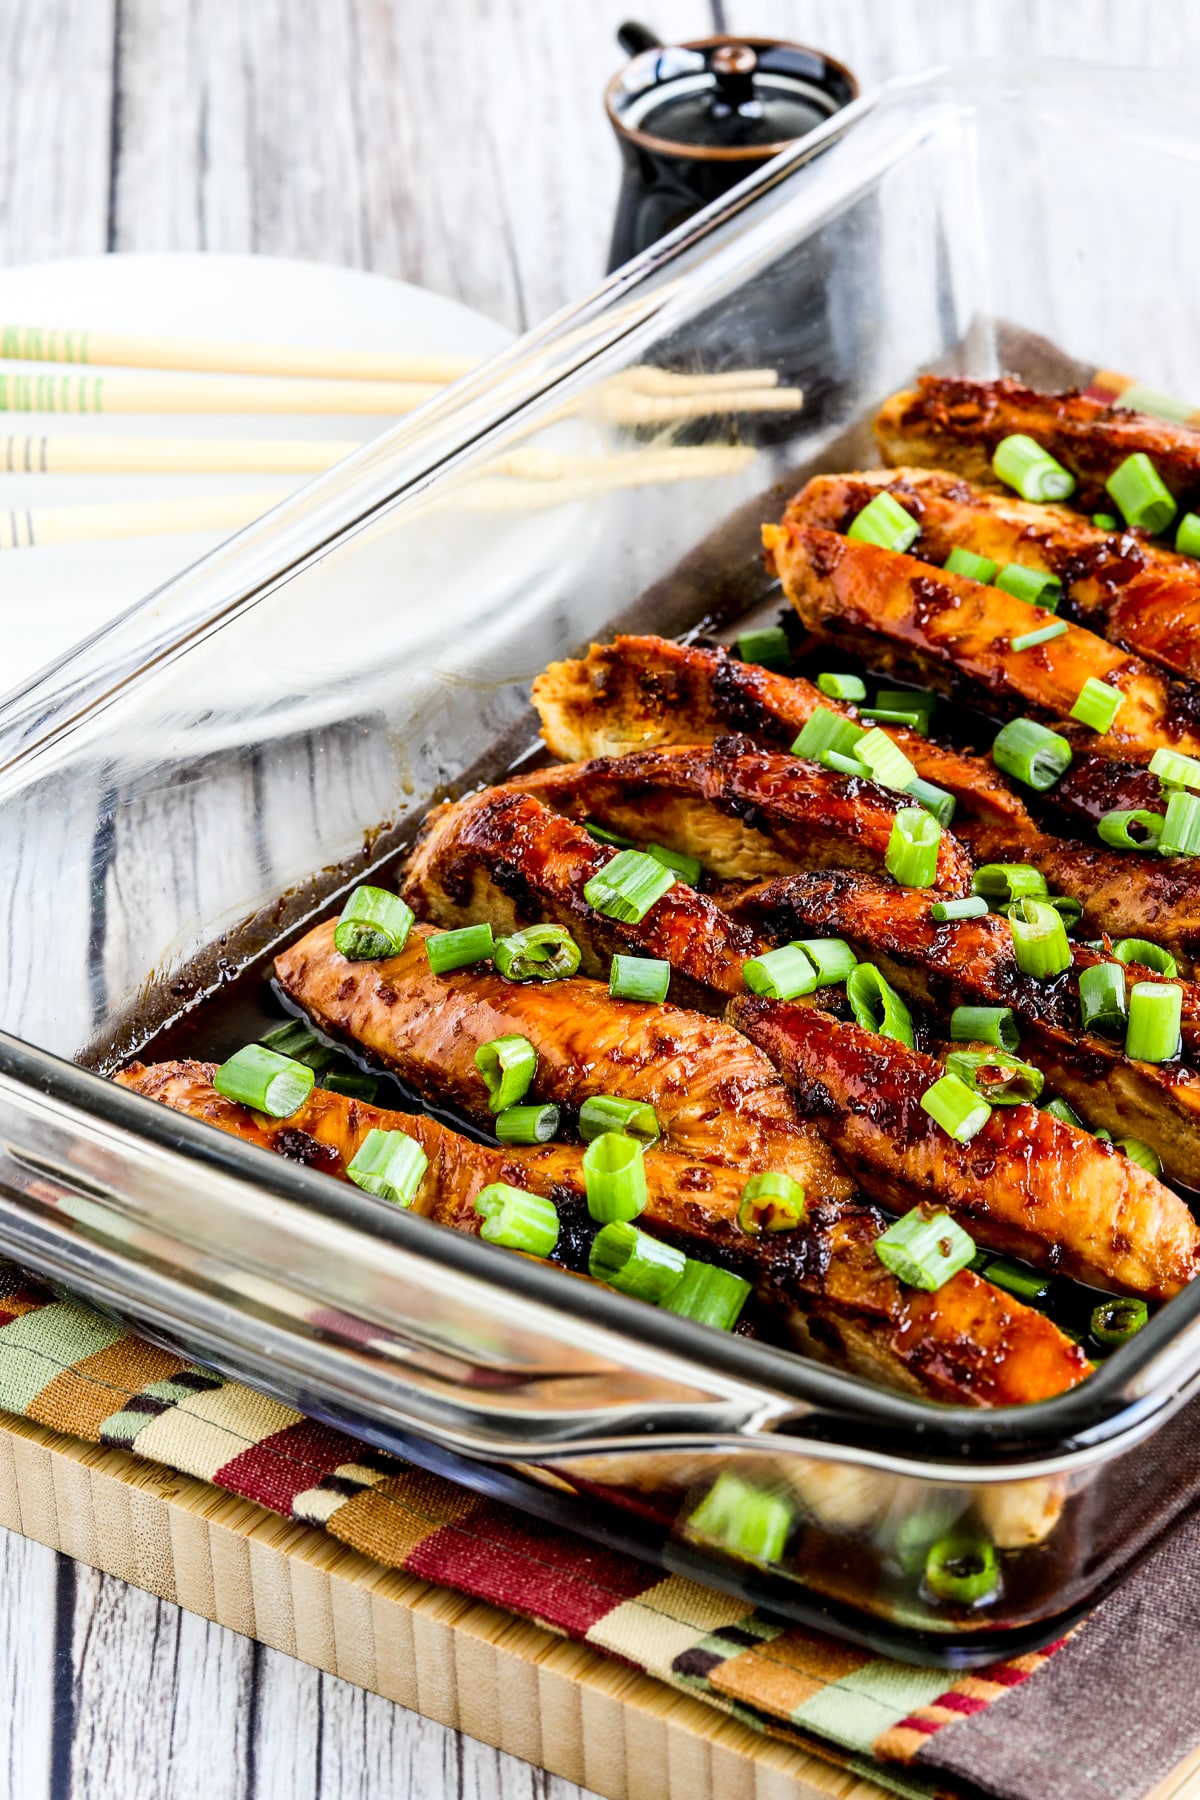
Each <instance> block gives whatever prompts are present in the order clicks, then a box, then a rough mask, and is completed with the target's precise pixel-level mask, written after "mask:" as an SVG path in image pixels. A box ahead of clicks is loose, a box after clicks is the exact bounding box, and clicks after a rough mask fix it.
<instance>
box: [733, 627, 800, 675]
mask: <svg viewBox="0 0 1200 1800" xmlns="http://www.w3.org/2000/svg"><path fill="white" fill-rule="evenodd" d="M737 647H738V655H739V656H740V657H741V659H742V661H743V662H744V663H758V664H759V665H760V666H761V667H762V668H764V669H784V668H786V667H787V665H788V663H789V662H790V661H791V656H792V648H791V645H790V644H789V643H788V634H787V632H786V631H785V630H784V629H783V626H782V625H765V626H764V627H763V628H762V630H761V631H743V632H742V634H741V636H740V637H739V638H738V641H737Z"/></svg>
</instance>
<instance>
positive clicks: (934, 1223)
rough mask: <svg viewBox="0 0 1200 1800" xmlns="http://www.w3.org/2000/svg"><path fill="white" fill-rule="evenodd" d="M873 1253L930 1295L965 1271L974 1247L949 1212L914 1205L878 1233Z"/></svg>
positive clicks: (892, 1271)
mask: <svg viewBox="0 0 1200 1800" xmlns="http://www.w3.org/2000/svg"><path fill="white" fill-rule="evenodd" d="M987 1110H988V1109H987V1107H986V1106H985V1107H984V1111H985V1112H986V1111H987ZM875 1254H876V1256H877V1257H878V1258H879V1260H880V1262H881V1263H882V1264H883V1266H884V1268H885V1269H887V1270H888V1271H889V1273H890V1274H892V1275H894V1276H895V1277H896V1279H897V1281H902V1282H904V1284H905V1285H906V1286H907V1287H915V1288H924V1289H925V1291H926V1293H930V1294H932V1293H935V1292H936V1291H937V1289H938V1288H940V1287H944V1286H945V1284H946V1282H948V1281H949V1280H950V1279H951V1277H952V1276H954V1275H957V1274H958V1272H959V1270H960V1269H965V1268H966V1266H967V1264H968V1263H969V1262H970V1261H971V1259H972V1257H973V1256H974V1255H975V1244H974V1241H973V1240H972V1238H971V1237H970V1235H969V1234H968V1233H967V1232H965V1231H964V1230H963V1228H962V1226H961V1225H958V1224H956V1223H955V1221H954V1220H953V1219H952V1218H951V1217H950V1214H949V1213H948V1212H942V1211H938V1212H928V1211H926V1209H925V1208H924V1207H921V1206H915V1207H914V1208H913V1210H912V1211H911V1212H908V1213H905V1214H904V1217H903V1218H900V1219H895V1220H893V1222H892V1223H891V1224H890V1225H889V1226H888V1228H887V1230H886V1231H884V1232H881V1233H880V1235H879V1236H878V1237H877V1238H876V1239H875Z"/></svg>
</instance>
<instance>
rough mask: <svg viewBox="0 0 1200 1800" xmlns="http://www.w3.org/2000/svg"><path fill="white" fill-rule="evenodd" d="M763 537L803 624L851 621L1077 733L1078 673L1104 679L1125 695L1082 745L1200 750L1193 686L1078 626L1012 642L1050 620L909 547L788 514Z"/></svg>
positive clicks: (1108, 750)
mask: <svg viewBox="0 0 1200 1800" xmlns="http://www.w3.org/2000/svg"><path fill="white" fill-rule="evenodd" d="M763 542H764V544H765V545H766V547H767V549H768V552H769V554H770V556H771V559H772V560H773V563H774V567H775V570H776V573H777V574H778V575H779V578H780V580H781V581H782V582H783V588H784V592H785V593H786V594H787V597H788V599H789V600H790V601H791V602H792V604H793V606H794V607H795V608H796V611H797V612H798V613H799V614H800V617H801V618H802V619H803V621H804V623H805V625H807V626H808V628H809V630H810V631H815V632H818V633H819V634H821V635H822V636H826V637H829V638H831V639H832V640H834V641H836V640H837V639H838V637H839V636H840V635H841V634H842V633H843V632H844V631H847V630H848V631H849V632H851V633H853V632H855V631H858V632H874V633H878V634H879V635H880V636H881V637H882V638H884V639H885V640H887V641H888V642H889V643H890V644H893V645H898V646H899V647H900V648H901V649H902V650H903V651H904V652H905V653H906V654H907V655H911V656H913V657H914V658H915V660H916V662H917V663H919V665H920V666H921V668H922V669H923V670H924V671H925V673H926V675H927V677H928V679H929V681H930V683H931V685H933V686H935V687H941V688H942V689H943V690H945V691H949V692H953V693H962V692H964V691H965V690H966V688H969V687H973V688H974V689H975V690H976V692H978V690H979V689H982V690H983V692H984V694H985V695H986V696H987V699H986V704H987V706H988V710H989V711H990V710H993V709H995V710H998V711H1004V712H1008V713H1017V712H1024V711H1025V710H1026V709H1027V708H1029V707H1034V708H1036V709H1037V710H1038V711H1039V712H1041V713H1042V714H1044V715H1046V716H1047V717H1049V718H1051V719H1054V720H1056V721H1064V722H1065V723H1066V725H1067V728H1068V731H1067V735H1072V736H1074V737H1075V739H1076V741H1079V731H1078V729H1077V728H1074V727H1072V725H1071V708H1072V707H1073V706H1074V705H1075V702H1076V700H1077V699H1078V698H1079V692H1080V689H1081V688H1082V687H1083V684H1084V682H1085V681H1087V680H1089V679H1092V680H1096V681H1103V682H1106V683H1107V684H1108V685H1109V686H1110V687H1115V688H1117V689H1119V690H1120V692H1121V694H1122V695H1123V696H1124V698H1123V701H1122V704H1121V709H1120V711H1119V713H1118V714H1117V716H1116V719H1115V720H1114V721H1113V725H1112V728H1111V730H1109V731H1108V732H1106V733H1104V734H1103V735H1101V734H1099V733H1096V732H1088V733H1087V735H1086V741H1085V742H1084V748H1085V749H1086V750H1087V751H1088V753H1089V754H1091V753H1095V754H1100V755H1106V756H1117V757H1125V758H1130V757H1133V758H1135V759H1136V757H1137V756H1138V755H1139V754H1148V753H1149V752H1151V751H1153V750H1155V749H1157V748H1158V747H1159V746H1160V745H1165V746H1167V747H1168V748H1169V749H1172V750H1181V751H1185V752H1187V753H1188V754H1189V755H1195V754H1196V752H1197V751H1200V704H1198V698H1200V696H1198V693H1197V690H1195V689H1193V688H1192V687H1190V686H1183V685H1181V684H1180V683H1177V682H1174V683H1173V682H1169V681H1168V680H1167V678H1166V676H1165V675H1163V674H1162V673H1161V672H1160V671H1159V670H1157V669H1154V668H1152V667H1151V666H1150V664H1149V663H1146V662H1143V661H1142V660H1141V658H1140V657H1136V656H1131V655H1129V654H1128V653H1127V652H1126V651H1123V650H1120V649H1118V647H1117V646H1116V645H1115V644H1110V643H1108V642H1107V641H1106V640H1105V639H1104V638H1100V637H1097V636H1096V634H1095V633H1094V632H1091V631H1086V630H1085V629H1084V628H1083V627H1082V626H1081V625H1068V626H1067V629H1066V631H1065V633H1064V634H1063V635H1062V636H1061V637H1057V638H1054V639H1053V640H1052V641H1051V642H1049V643H1046V644H1037V645H1035V646H1034V647H1033V648H1032V649H1025V650H1014V649H1012V647H1011V640H1012V639H1013V638H1015V637H1020V636H1021V635H1022V634H1023V633H1025V632H1029V631H1035V630H1037V629H1038V627H1039V626H1042V625H1047V624H1050V623H1052V622H1053V615H1052V614H1050V613H1047V612H1046V611H1044V609H1043V608H1041V607H1038V606H1029V605H1027V604H1026V603H1025V601H1023V600H1018V599H1016V598H1015V597H1014V596H1013V595H1011V594H1006V593H1005V592H1004V591H1003V589H1001V588H997V587H985V586H984V584H983V583H982V582H979V581H970V580H968V579H967V577H966V576H964V575H948V574H947V573H946V572H945V570H944V569H939V570H936V571H934V570H932V569H931V568H930V566H929V564H928V563H924V562H921V561H920V560H919V558H917V557H914V556H901V555H899V554H897V553H896V552H895V551H892V550H883V549H880V548H879V546H878V545H876V544H864V543H859V542H858V541H857V540H855V539H853V538H845V537H839V536H838V535H837V534H836V533H835V532H832V531H818V530H815V529H811V528H809V527H808V526H805V525H803V524H801V523H799V522H798V521H797V520H795V519H793V518H792V517H791V515H790V513H789V514H787V515H785V517H784V520H783V523H782V525H778V526H775V525H767V526H765V527H764V528H763Z"/></svg>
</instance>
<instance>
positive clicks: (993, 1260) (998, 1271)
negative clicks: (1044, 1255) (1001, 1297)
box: [981, 1256, 1050, 1306]
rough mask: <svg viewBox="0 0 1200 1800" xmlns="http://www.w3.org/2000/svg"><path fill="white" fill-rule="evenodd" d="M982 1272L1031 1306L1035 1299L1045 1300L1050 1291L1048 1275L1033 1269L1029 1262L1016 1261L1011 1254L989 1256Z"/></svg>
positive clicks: (1006, 1291)
mask: <svg viewBox="0 0 1200 1800" xmlns="http://www.w3.org/2000/svg"><path fill="white" fill-rule="evenodd" d="M981 1273H982V1274H983V1275H985V1276H986V1277H987V1279H988V1280H989V1281H990V1282H992V1283H993V1284H994V1285H995V1286H996V1287H1000V1288H1003V1289H1004V1291H1005V1293H1007V1294H1013V1295H1015V1296H1016V1298H1017V1299H1018V1300H1023V1301H1024V1302H1025V1304H1026V1306H1031V1305H1032V1304H1033V1302H1034V1301H1035V1300H1044V1299H1045V1297H1046V1295H1047V1294H1048V1293H1049V1292H1050V1277H1049V1276H1048V1275H1045V1274H1043V1273H1042V1271H1041V1270H1040V1269H1031V1268H1030V1266H1029V1264H1028V1263H1021V1262H1014V1260H1013V1259H1012V1257H1010V1256H989V1257H988V1258H987V1261H986V1266H985V1267H984V1269H983V1270H982V1271H981Z"/></svg>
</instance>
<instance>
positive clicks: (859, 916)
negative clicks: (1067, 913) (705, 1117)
mask: <svg viewBox="0 0 1200 1800" xmlns="http://www.w3.org/2000/svg"><path fill="white" fill-rule="evenodd" d="M737 910H738V915H739V916H742V917H745V918H746V919H747V920H748V921H749V922H751V923H752V924H754V925H755V926H756V927H757V928H758V929H760V930H764V931H767V932H769V933H770V934H771V935H772V936H773V937H775V939H776V940H777V941H778V942H781V943H789V942H791V941H792V940H794V939H795V938H798V937H805V936H811V937H824V936H832V937H844V938H846V939H847V940H848V941H849V942H850V943H851V944H852V945H853V946H854V947H855V949H856V950H857V951H858V952H859V954H860V955H861V956H862V957H863V958H864V959H865V960H866V961H868V962H872V963H874V964H875V966H876V967H877V968H878V969H879V971H880V972H881V974H883V975H884V976H885V977H886V979H887V980H888V981H890V982H891V983H892V985H893V986H894V987H896V988H898V989H899V991H900V992H901V993H902V994H904V995H906V996H907V997H908V998H909V999H912V1000H915V1001H918V1002H919V1003H921V1004H924V1005H927V1006H930V1007H932V1008H934V1009H936V1010H937V1011H938V1012H939V1013H941V1014H943V1015H944V1016H946V1017H948V1016H949V1014H950V1012H951V1011H952V1010H953V1009H954V1007H956V1006H1007V1007H1011V1008H1012V1010H1013V1012H1014V1013H1015V1014H1016V1016H1017V1018H1018V1020H1019V1021H1020V1025H1021V1034H1022V1035H1021V1055H1022V1056H1023V1057H1025V1058H1026V1059H1027V1060H1028V1061H1030V1062H1032V1063H1034V1064H1036V1065H1037V1067H1038V1068H1039V1069H1041V1070H1042V1072H1043V1073H1044V1074H1045V1076H1046V1079H1047V1081H1048V1083H1049V1091H1051V1092H1054V1093H1057V1094H1061V1095H1062V1096H1063V1098H1064V1099H1066V1100H1068V1101H1069V1102H1070V1103H1071V1105H1072V1106H1073V1107H1074V1108H1075V1110H1076V1112H1078V1113H1079V1114H1080V1116H1081V1117H1082V1118H1083V1119H1085V1120H1086V1121H1087V1122H1088V1124H1089V1125H1093V1126H1095V1127H1097V1128H1099V1127H1103V1128H1104V1129H1105V1130H1106V1131H1110V1132H1111V1133H1112V1134H1113V1135H1114V1137H1118V1138H1121V1137H1139V1138H1144V1139H1145V1140H1146V1142H1147V1143H1149V1144H1151V1145H1152V1146H1153V1147H1154V1149H1155V1150H1157V1152H1158V1154H1159V1156H1160V1157H1161V1158H1162V1163H1163V1168H1164V1170H1165V1172H1166V1174H1167V1176H1168V1178H1169V1179H1171V1180H1175V1181H1182V1182H1185V1183H1186V1184H1187V1185H1188V1186H1189V1187H1200V1069H1198V1068H1197V1067H1196V1065H1195V1064H1194V1063H1191V1062H1188V1061H1185V1062H1183V1063H1145V1062H1132V1061H1131V1060H1130V1059H1129V1058H1128V1057H1127V1056H1126V1055H1125V1053H1124V1050H1123V1049H1122V1048H1121V1045H1120V1043H1119V1042H1114V1041H1113V1039H1111V1038H1107V1037H1102V1036H1100V1035H1099V1034H1097V1033H1095V1032H1087V1031H1084V1030H1083V1028H1082V1026H1081V1023H1080V1009H1079V976H1080V974H1081V972H1082V971H1083V970H1084V969H1087V968H1091V967H1092V966H1093V965H1094V964H1096V963H1100V962H1105V961H1108V960H1110V959H1108V958H1106V957H1104V956H1102V955H1100V954H1099V953H1098V952H1097V951H1094V950H1088V949H1086V948H1084V947H1083V946H1076V947H1075V948H1074V949H1073V952H1072V954H1073V959H1074V960H1073V964H1072V967H1071V968H1070V969H1069V970H1067V971H1066V972H1065V973H1064V974H1063V975H1061V976H1059V977H1056V979H1055V980H1053V981H1038V980H1036V979H1035V978H1034V977H1033V976H1031V975H1023V974H1022V973H1021V971H1020V970H1019V969H1018V967H1017V961H1016V957H1015V955H1014V953H1013V944H1012V932H1011V930H1010V929H1009V925H1008V921H1007V920H1006V919H1003V918H1000V917H998V916H997V915H995V914H989V915H987V916H986V917H983V918H978V919H961V920H957V921H955V922H954V923H950V924H945V925H938V924H936V923H935V922H934V920H933V918H932V917H931V914H930V907H929V901H928V900H927V899H926V898H925V896H924V895H922V894H919V893H914V892H912V891H910V890H902V891H901V892H899V893H897V891H896V889H895V887H894V886H893V885H892V884H891V883H884V882H881V881H877V880H875V879H873V878H872V877H871V876H869V875H854V874H850V873H844V872H841V871H839V872H837V873H833V874H821V875H799V876H794V877H792V878H790V879H787V880H783V881H773V882H768V883H766V884H765V885H764V886H762V887H756V888H751V889H749V890H748V891H747V893H746V894H745V895H744V897H743V899H742V901H741V902H740V903H739V907H738V909H737ZM1114 967H1116V968H1117V969H1119V970H1120V971H1121V975H1122V978H1123V979H1124V981H1125V983H1126V986H1127V988H1128V987H1131V986H1132V985H1133V983H1134V982H1137V981H1152V980H1160V979H1163V978H1162V977H1157V976H1154V975H1152V974H1151V973H1150V971H1149V970H1147V969H1143V968H1140V967H1132V968H1127V967H1124V966H1123V965H1122V964H1120V963H1115V964H1114ZM1184 986H1185V995H1186V997H1185V1000H1184V1011H1185V1013H1186V1014H1187V1016H1188V1019H1189V1024H1190V1027H1191V1029H1190V1033H1189V1036H1190V1039H1191V1042H1192V1044H1193V1045H1194V1044H1195V1041H1196V1031H1197V1025H1198V1024H1200V988H1197V987H1196V986H1195V985H1194V984H1192V983H1186V984H1184ZM1170 1198H1171V1199H1174V1196H1170ZM1175 1204H1176V1205H1177V1206H1178V1207H1179V1208H1180V1209H1181V1210H1182V1212H1184V1213H1186V1212H1187V1209H1186V1207H1184V1205H1183V1202H1182V1201H1181V1200H1177V1201H1176V1202H1175ZM1188 1216H1189V1217H1190V1215H1188Z"/></svg>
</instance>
